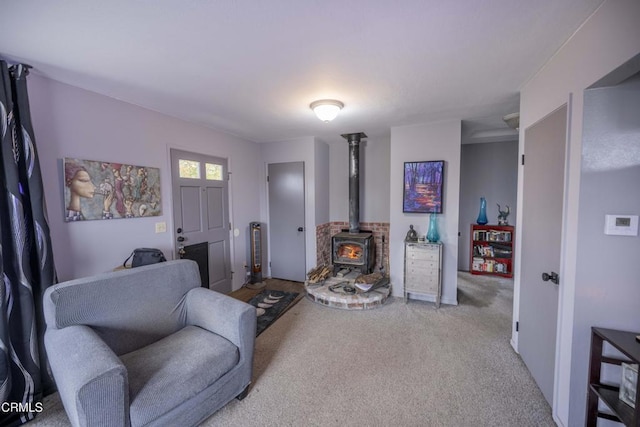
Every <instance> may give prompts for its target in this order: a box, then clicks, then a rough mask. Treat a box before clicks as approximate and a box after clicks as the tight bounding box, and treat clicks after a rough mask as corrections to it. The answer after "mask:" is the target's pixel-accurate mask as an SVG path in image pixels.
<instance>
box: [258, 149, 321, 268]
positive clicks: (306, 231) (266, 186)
mask: <svg viewBox="0 0 640 427" xmlns="http://www.w3.org/2000/svg"><path fill="white" fill-rule="evenodd" d="M297 162H302V165H303V178H304V251H305V260H304V262H305V266H304V268H305V270H304V271H305V273H306V272H307V271H309V269H310V268H311V267H310V266H309V265H308V264H309V263H308V260H307V257H308V255H309V214H310V213H309V204H308V201H309V182H308V175H307V169H308V168H307V166H308V165H307V162H306V161H305V160H293V159H289V160H283V161H268V162H265V163H264V191H265V206H266V208H265V216H266V218H267V224H269V225H268V226H267V236H268V238H267V273H268V277H272V276H271V217H270V214H269V165H272V164H277V163H297ZM315 232H316V230H315V226H314V227H313V236H314V242H315Z"/></svg>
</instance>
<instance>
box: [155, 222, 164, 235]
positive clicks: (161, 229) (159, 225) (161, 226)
mask: <svg viewBox="0 0 640 427" xmlns="http://www.w3.org/2000/svg"><path fill="white" fill-rule="evenodd" d="M166 232H167V223H166V222H156V233H166Z"/></svg>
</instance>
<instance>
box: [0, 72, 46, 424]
mask: <svg viewBox="0 0 640 427" xmlns="http://www.w3.org/2000/svg"><path fill="white" fill-rule="evenodd" d="M27 74H28V67H27V66H25V65H22V64H18V65H14V66H12V67H9V66H8V64H7V63H6V62H5V61H1V60H0V143H1V146H0V277H1V278H2V283H1V284H0V304H1V307H0V313H1V314H2V318H0V402H1V403H2V406H1V407H0V425H20V424H23V423H25V422H27V421H29V420H31V419H33V418H34V417H35V415H36V413H37V412H38V409H39V408H41V404H40V403H38V402H40V401H41V399H42V396H43V395H44V394H48V393H50V392H51V391H53V390H54V383H53V379H52V377H51V375H50V373H49V372H48V365H47V361H46V360H47V359H46V354H45V351H44V345H43V336H44V317H43V312H42V294H43V293H44V290H45V289H46V288H47V287H48V286H50V285H52V284H53V283H55V282H56V275H55V268H54V264H53V254H52V252H51V239H50V236H49V225H48V224H47V215H46V208H45V202H44V191H43V188H42V176H41V174H40V165H39V162H38V155H37V151H36V146H35V139H34V135H33V128H32V125H31V117H30V116H31V115H30V112H29V99H28V94H27V81H26V79H27Z"/></svg>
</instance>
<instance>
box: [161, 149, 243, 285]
mask: <svg viewBox="0 0 640 427" xmlns="http://www.w3.org/2000/svg"><path fill="white" fill-rule="evenodd" d="M171 180H172V186H173V218H174V230H173V232H174V236H175V242H176V246H175V248H176V254H177V255H178V257H180V258H187V259H193V260H195V261H196V262H198V267H199V268H200V275H201V276H202V280H203V283H202V284H203V286H206V287H208V288H210V289H214V290H216V291H218V292H223V293H228V292H231V257H230V249H229V244H230V236H229V230H230V222H229V181H228V173H227V160H226V159H222V158H219V157H213V156H206V155H203V154H196V153H189V152H186V151H180V150H174V149H172V150H171Z"/></svg>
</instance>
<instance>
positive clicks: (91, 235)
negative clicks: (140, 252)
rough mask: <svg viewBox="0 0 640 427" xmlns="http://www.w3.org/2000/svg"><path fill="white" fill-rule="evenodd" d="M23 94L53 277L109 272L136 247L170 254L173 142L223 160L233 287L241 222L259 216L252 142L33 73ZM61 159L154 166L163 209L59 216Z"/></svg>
mask: <svg viewBox="0 0 640 427" xmlns="http://www.w3.org/2000/svg"><path fill="white" fill-rule="evenodd" d="M29 97H30V102H31V112H32V116H33V122H34V126H35V135H36V141H37V144H38V150H39V154H40V161H41V167H42V173H43V179H44V188H45V191H46V197H47V200H46V201H47V207H48V214H49V222H50V226H51V234H52V240H53V249H54V257H55V261H56V268H57V271H58V276H59V278H60V280H68V279H72V278H77V277H82V276H87V275H91V274H95V273H99V272H103V271H109V270H111V269H113V268H114V267H117V266H118V265H120V264H122V262H123V260H124V259H125V258H126V257H127V256H128V255H129V254H130V253H131V251H132V250H133V249H134V248H136V247H157V248H160V249H161V250H162V251H163V252H164V253H165V254H166V255H167V256H168V258H173V253H172V252H173V233H172V231H173V229H174V226H173V224H172V216H173V214H172V207H171V177H170V167H169V149H170V148H179V149H182V150H187V151H194V152H199V153H203V154H209V155H214V156H218V157H224V158H228V159H229V170H230V171H231V172H232V173H233V175H232V179H231V183H230V193H231V203H230V211H231V212H230V214H231V219H232V224H233V227H234V228H237V229H239V230H240V235H239V236H237V237H233V235H232V237H231V240H232V242H231V243H232V247H231V251H232V253H231V258H232V270H234V271H235V272H238V274H235V275H234V280H233V288H234V289H237V288H239V287H240V286H241V285H242V282H243V275H242V271H243V265H244V263H245V261H246V260H245V254H246V247H245V246H246V240H247V239H246V236H245V235H244V233H246V224H248V223H249V221H254V220H256V219H260V218H258V215H259V213H260V205H259V198H260V197H259V196H260V187H259V185H258V183H259V175H260V170H261V169H260V165H261V163H260V150H259V147H258V145H257V144H255V143H253V142H249V141H246V140H243V139H240V138H237V137H234V136H231V135H228V134H225V133H222V132H218V131H215V130H212V129H209V128H205V127H203V126H199V125H196V124H193V123H187V122H185V121H182V120H178V119H176V118H173V117H169V116H165V115H162V114H159V113H156V112H153V111H150V110H146V109H143V108H140V107H137V106H134V105H131V104H127V103H124V102H121V101H118V100H115V99H112V98H108V97H105V96H102V95H98V94H95V93H92V92H88V91H85V90H82V89H79V88H76V87H73V86H68V85H66V84H62V83H59V82H56V81H53V80H50V79H47V78H45V77H41V76H38V75H32V76H30V78H29ZM63 157H77V158H81V159H87V160H103V161H108V162H119V163H130V164H135V165H142V166H149V167H157V168H160V174H161V176H160V179H161V186H162V211H163V215H162V216H159V217H150V218H136V219H118V220H111V221H101V220H98V221H84V222H76V223H65V222H63V210H64V206H63V204H64V200H63V197H62V196H63V187H62V185H63V182H62V170H61V162H60V159H62V158H63ZM157 222H166V224H167V232H166V233H159V234H156V233H155V224H156V223H157Z"/></svg>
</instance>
